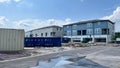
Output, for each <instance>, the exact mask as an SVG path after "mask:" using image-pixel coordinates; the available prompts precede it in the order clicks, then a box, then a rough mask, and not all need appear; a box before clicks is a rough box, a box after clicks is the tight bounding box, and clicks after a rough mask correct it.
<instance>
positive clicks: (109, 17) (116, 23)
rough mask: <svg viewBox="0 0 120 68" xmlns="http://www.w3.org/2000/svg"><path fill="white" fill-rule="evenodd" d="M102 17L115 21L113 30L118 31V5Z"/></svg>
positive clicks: (119, 21)
mask: <svg viewBox="0 0 120 68" xmlns="http://www.w3.org/2000/svg"><path fill="white" fill-rule="evenodd" d="M102 19H109V20H111V21H113V22H115V31H116V32H118V31H120V7H117V8H116V9H115V10H114V11H113V13H112V14H111V15H109V16H105V17H103V18H102Z"/></svg>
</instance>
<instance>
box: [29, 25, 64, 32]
mask: <svg viewBox="0 0 120 68" xmlns="http://www.w3.org/2000/svg"><path fill="white" fill-rule="evenodd" d="M56 27H57V28H58V27H59V28H62V27H60V26H56V25H52V26H46V27H41V28H37V29H33V30H30V31H27V32H31V31H34V30H40V29H46V28H56Z"/></svg>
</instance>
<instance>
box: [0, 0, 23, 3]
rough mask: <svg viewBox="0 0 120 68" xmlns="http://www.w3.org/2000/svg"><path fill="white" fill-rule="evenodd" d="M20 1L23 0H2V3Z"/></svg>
mask: <svg viewBox="0 0 120 68" xmlns="http://www.w3.org/2000/svg"><path fill="white" fill-rule="evenodd" d="M12 1H13V2H20V1H22V0H0V3H9V2H12Z"/></svg>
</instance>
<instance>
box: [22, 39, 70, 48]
mask: <svg viewBox="0 0 120 68" xmlns="http://www.w3.org/2000/svg"><path fill="white" fill-rule="evenodd" d="M69 41H70V38H61V37H26V38H25V42H24V44H25V47H61V43H68V42H69Z"/></svg>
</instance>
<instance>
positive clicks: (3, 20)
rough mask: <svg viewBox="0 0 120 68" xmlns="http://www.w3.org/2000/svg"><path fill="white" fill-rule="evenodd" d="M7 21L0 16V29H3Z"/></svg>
mask: <svg viewBox="0 0 120 68" xmlns="http://www.w3.org/2000/svg"><path fill="white" fill-rule="evenodd" d="M7 21H8V19H7V18H6V17H5V16H0V27H5V23H6V22H7Z"/></svg>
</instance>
